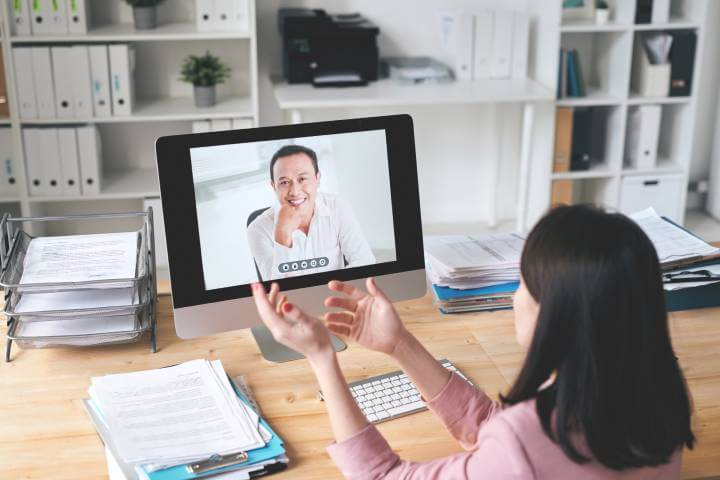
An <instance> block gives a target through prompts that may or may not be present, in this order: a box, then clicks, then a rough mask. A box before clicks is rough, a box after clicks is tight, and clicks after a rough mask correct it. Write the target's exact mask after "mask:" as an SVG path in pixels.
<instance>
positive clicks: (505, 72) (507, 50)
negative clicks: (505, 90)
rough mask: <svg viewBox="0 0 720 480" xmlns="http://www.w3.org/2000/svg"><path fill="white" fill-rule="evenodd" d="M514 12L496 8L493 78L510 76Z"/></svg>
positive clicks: (491, 72) (491, 68) (491, 70)
mask: <svg viewBox="0 0 720 480" xmlns="http://www.w3.org/2000/svg"><path fill="white" fill-rule="evenodd" d="M512 44H513V12H511V11H509V10H495V29H494V31H493V55H492V62H491V66H490V76H491V77H492V78H509V77H510V73H511V65H512V64H511V62H512Z"/></svg>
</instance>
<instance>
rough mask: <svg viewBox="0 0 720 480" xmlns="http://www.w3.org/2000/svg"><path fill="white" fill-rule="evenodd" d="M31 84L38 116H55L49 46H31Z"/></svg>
mask: <svg viewBox="0 0 720 480" xmlns="http://www.w3.org/2000/svg"><path fill="white" fill-rule="evenodd" d="M31 52H32V70H33V80H32V81H33V85H34V86H35V98H36V101H37V111H38V117H40V118H55V117H56V111H55V98H56V97H55V89H54V87H53V74H52V61H51V60H50V48H49V47H32V49H31Z"/></svg>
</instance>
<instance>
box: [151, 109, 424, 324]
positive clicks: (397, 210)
mask: <svg viewBox="0 0 720 480" xmlns="http://www.w3.org/2000/svg"><path fill="white" fill-rule="evenodd" d="M156 153H157V162H158V174H159V180H160V192H161V197H162V209H163V217H164V222H165V234H166V239H167V251H168V260H169V263H170V277H171V286H172V293H173V306H174V308H175V309H176V315H177V309H178V308H185V307H193V306H200V305H205V304H211V303H216V302H223V301H226V300H237V299H243V298H247V297H249V296H250V295H251V289H250V284H251V283H253V282H256V281H258V280H259V281H262V282H270V281H277V282H278V283H279V284H280V288H281V289H282V290H284V291H288V290H298V289H303V290H304V291H307V289H309V288H313V287H320V286H324V285H325V284H327V282H328V281H330V280H343V281H355V280H359V279H363V278H367V277H369V276H376V277H378V280H379V281H381V283H382V281H383V278H385V280H387V281H389V280H388V279H389V278H390V277H389V276H393V275H394V276H397V275H411V273H412V272H417V271H421V270H423V269H424V261H423V248H422V228H421V219H420V201H419V194H418V183H417V166H416V161H415V144H414V138H413V128H412V119H411V118H410V117H409V116H407V115H391V116H385V117H370V118H359V119H350V120H338V121H331V122H317V123H305V124H297V125H283V126H275V127H262V128H251V129H243V130H228V131H219V132H208V133H198V134H187V135H173V136H166V137H161V138H159V139H158V140H157V142H156ZM393 278H395V277H393ZM403 278H405V277H403ZM413 278H414V277H413ZM403 281H404V282H406V283H407V280H403ZM403 281H401V282H400V283H402V282H403ZM400 283H397V282H396V284H393V286H389V287H388V288H390V289H393V288H395V286H398V287H399V286H400ZM423 285H424V284H423ZM323 288H324V287H323ZM299 293H300V292H297V294H299ZM297 294H296V295H295V298H298V297H297ZM396 298H409V297H407V296H403V295H401V293H400V292H398V294H397V295H396Z"/></svg>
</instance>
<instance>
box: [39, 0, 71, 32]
mask: <svg viewBox="0 0 720 480" xmlns="http://www.w3.org/2000/svg"><path fill="white" fill-rule="evenodd" d="M32 1H33V2H35V1H42V2H44V3H46V4H47V10H48V11H49V12H50V17H49V18H50V33H52V34H56V35H66V34H67V33H68V21H67V8H66V7H65V5H64V3H65V1H64V0H32Z"/></svg>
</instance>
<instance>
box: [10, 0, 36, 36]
mask: <svg viewBox="0 0 720 480" xmlns="http://www.w3.org/2000/svg"><path fill="white" fill-rule="evenodd" d="M9 6H10V10H11V15H10V22H11V28H12V33H14V34H15V35H30V34H31V33H32V29H31V27H30V0H11V1H10V2H9Z"/></svg>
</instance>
